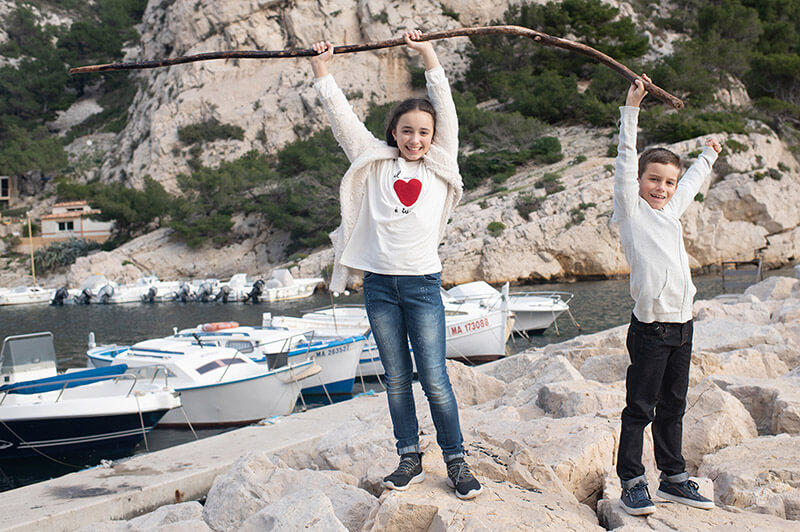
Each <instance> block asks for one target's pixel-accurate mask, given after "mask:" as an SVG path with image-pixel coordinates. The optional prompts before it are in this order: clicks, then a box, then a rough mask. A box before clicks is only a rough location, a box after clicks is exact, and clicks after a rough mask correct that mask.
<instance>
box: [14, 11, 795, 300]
mask: <svg viewBox="0 0 800 532" xmlns="http://www.w3.org/2000/svg"><path fill="white" fill-rule="evenodd" d="M608 3H611V4H615V5H617V6H618V7H619V8H620V10H621V13H622V14H623V15H625V16H632V17H633V18H634V19H635V20H636V21H637V24H638V25H640V27H644V28H646V29H647V28H648V27H649V28H650V29H649V36H650V39H651V44H652V45H653V50H652V51H651V55H652V54H658V53H669V52H670V51H671V49H672V48H671V47H672V44H671V42H672V39H674V38H675V37H676V36H675V35H672V34H670V33H668V32H664V31H660V30H659V29H657V28H655V27H652V24H651V23H650V22H648V21H647V20H646V19H643V18H642V17H640V16H638V15H637V14H636V13H635V12H634V11H633V9H632V7H631V6H630V4H628V3H624V2H608ZM511 4H514V2H509V1H507V0H491V1H482V2H476V1H470V0H447V1H441V2H414V3H410V2H404V3H399V4H391V3H387V2H383V1H380V0H357V1H349V2H346V1H343V0H324V1H311V0H297V1H286V0H282V1H278V0H250V1H247V2H241V1H237V0H220V1H213V2H212V1H211V0H161V1H156V0H152V1H150V2H149V4H148V7H147V10H146V13H145V15H144V18H143V22H142V24H141V26H140V27H139V30H140V33H141V35H142V39H141V46H138V47H136V48H133V49H131V50H129V52H128V57H127V60H132V61H133V60H145V59H153V58H161V57H173V56H178V55H186V54H195V53H200V52H206V51H213V50H230V49H262V50H267V49H269V50H276V49H286V48H306V47H308V46H309V45H310V44H311V43H312V42H314V41H316V40H319V39H323V38H326V39H330V40H332V41H333V42H335V43H347V44H351V43H357V42H367V41H375V40H381V39H387V38H392V37H396V36H397V35H399V34H400V33H401V32H402V31H404V30H406V29H409V28H414V27H420V28H422V29H423V30H439V29H449V28H455V27H461V26H472V25H486V24H489V23H491V21H492V20H496V19H498V18H499V17H501V16H502V13H503V12H504V11H505V10H506V9H507V8H508V6H509V5H511ZM454 15H457V17H458V20H456V17H455V16H454ZM648 24H650V26H648ZM467 44H468V41H467V40H466V39H449V40H445V41H438V42H437V44H436V47H437V51H438V52H439V55H440V58H441V60H442V63H443V64H444V66H445V68H446V69H447V71H448V72H449V73H450V74H451V77H453V78H458V76H459V75H460V73H461V72H463V70H464V66H465V58H464V55H463V51H464V49H465V46H466V45H467ZM407 64H408V61H407V55H406V51H405V50H404V49H402V48H392V49H388V50H382V51H377V52H374V53H372V52H370V53H359V54H352V55H349V56H342V57H337V58H335V59H334V61H333V64H332V70H333V72H334V73H335V75H336V77H337V80H338V81H339V82H340V84H341V85H342V86H343V88H344V90H345V91H346V92H347V93H348V94H349V95H350V98H351V102H352V103H353V106H354V108H355V109H356V111H357V112H358V113H359V114H360V115H362V116H364V115H365V113H366V110H367V108H368V106H369V104H370V103H382V102H385V101H387V100H396V99H400V98H403V97H406V96H408V95H410V94H412V93H413V90H412V89H411V88H410V84H409V73H408V68H407ZM137 80H138V83H139V85H140V88H139V91H138V94H137V96H136V98H135V100H134V103H133V105H132V107H131V108H130V113H129V115H130V120H129V123H128V125H127V127H126V128H125V129H124V130H123V131H122V132H121V133H119V134H118V135H117V136H116V137H109V135H108V134H107V135H106V136H104V137H102V138H97V139H95V142H92V143H87V142H86V139H78V140H76V141H75V142H74V143H73V144H72V145H71V146H70V153H71V157H72V158H73V160H74V161H80V160H84V159H85V158H86V157H89V156H92V157H95V158H98V157H99V158H100V159H101V160H103V161H104V162H103V163H102V166H101V167H100V168H99V169H96V170H94V171H93V172H92V171H90V172H89V173H87V178H88V177H91V176H96V177H99V178H101V179H102V180H104V181H108V182H124V183H127V184H130V185H133V186H139V185H141V184H142V182H143V180H144V177H145V176H148V175H150V176H153V177H154V178H156V179H157V180H159V181H160V182H162V183H163V184H164V185H165V186H166V187H167V188H168V189H169V190H172V191H175V190H176V189H177V185H176V180H175V178H176V176H177V175H178V174H180V173H182V172H183V173H186V172H189V170H190V168H189V166H188V163H187V161H188V160H189V159H190V155H189V149H190V147H189V146H186V145H184V144H183V143H182V142H181V141H180V139H179V137H178V130H179V128H181V127H183V126H187V125H190V124H199V123H203V122H205V121H207V120H210V119H214V120H217V121H218V122H220V123H224V124H231V125H235V126H238V127H240V128H242V130H243V131H244V136H243V139H242V140H216V141H213V142H209V143H205V144H204V146H203V151H202V153H201V154H200V156H199V160H200V162H201V163H202V164H205V165H208V166H215V165H216V164H218V163H219V162H220V161H223V160H232V159H236V158H238V157H240V156H241V155H243V154H244V153H246V152H248V151H249V150H252V149H255V150H258V151H266V152H274V151H275V150H276V149H278V148H279V147H281V146H283V145H284V144H286V143H287V142H290V141H293V140H296V139H298V138H302V137H304V136H305V135H307V134H308V133H309V132H311V131H315V130H318V129H320V128H324V127H327V123H326V119H325V117H324V113H323V112H322V110H321V107H320V106H319V103H318V102H317V101H316V97H315V95H314V92H313V90H312V89H311V87H310V83H311V71H310V68H309V65H308V60H307V59H279V60H263V61H262V60H238V61H206V62H198V63H192V64H187V65H180V66H175V67H170V68H162V69H153V70H145V71H140V72H139V74H137ZM730 87H731V88H728V89H726V90H724V91H721V92H720V93H719V95H718V99H719V101H720V102H722V103H725V104H728V105H747V104H748V102H747V96H746V92H745V91H744V90H743V88H742V86H741V84H740V83H739V84H736V83H731V85H730ZM76 105H77V104H76ZM81 105H82V106H83V107H82V109H84V111H85V110H86V109H90V108H92V107H91V106H87V105H86V103H85V102H82V103H81ZM92 109H93V108H92ZM95 110H96V109H95ZM749 130H750V131H752V133H749V134H747V135H724V134H721V135H717V137H718V140H720V141H721V142H722V143H723V144H725V143H729V146H728V149H727V155H725V156H724V157H722V158H721V159H720V160H719V162H718V163H717V164H716V166H715V171H714V175H713V178H712V180H711V183H710V184H709V186H708V187H707V189H704V190H703V191H702V197H701V196H698V201H696V202H695V204H694V205H693V206H692V207H691V208H690V209H689V211H688V212H687V213H686V214H685V216H684V218H683V222H684V230H685V237H686V245H687V249H688V251H689V253H690V256H691V265H692V266H693V267H694V268H696V269H698V268H702V267H706V266H712V265H716V264H718V263H719V262H720V261H721V260H725V259H752V258H754V257H755V256H761V257H763V258H764V260H765V262H766V264H767V265H774V266H777V265H782V264H787V263H794V262H796V261H797V260H799V259H800V210H798V209H797V205H798V204H800V186H798V185H800V171H799V168H800V166H798V163H797V160H796V158H795V157H794V156H793V154H792V153H790V151H789V150H788V149H787V148H786V146H785V145H784V144H783V143H782V142H781V139H780V138H779V137H778V136H777V135H776V134H775V132H774V131H773V130H772V129H770V128H769V127H768V126H767V125H765V124H762V123H751V124H750V127H749ZM556 135H557V136H558V137H559V140H560V142H561V144H562V148H563V153H564V159H563V161H562V162H560V163H556V164H552V165H548V166H530V167H526V168H523V169H522V170H521V171H519V172H518V173H517V174H516V175H515V176H513V177H512V178H511V179H509V181H508V182H506V183H505V185H506V190H504V191H502V192H499V193H491V192H490V190H489V189H488V188H483V189H478V190H475V191H472V192H471V193H470V194H469V195H467V196H466V197H465V198H464V200H463V202H462V204H461V205H460V206H459V207H458V208H457V210H456V211H455V213H454V215H453V217H452V220H451V223H450V224H449V226H448V229H447V234H446V237H445V245H444V246H442V247H441V255H442V260H443V263H444V280H445V282H446V283H451V284H452V283H458V282H463V281H469V280H473V279H486V280H488V281H492V282H500V281H505V280H512V281H513V280H550V279H557V278H565V277H576V278H581V277H593V276H609V275H617V274H624V273H626V271H627V264H626V262H625V259H624V257H623V255H622V252H621V249H620V245H619V238H618V234H617V231H616V228H615V227H614V226H613V224H611V223H610V215H611V210H612V199H611V194H612V181H613V169H612V167H613V164H614V160H613V158H610V157H607V156H606V154H607V152H608V148H609V146H611V145H615V144H616V139H615V137H614V132H613V131H612V130H600V129H591V128H579V127H565V128H559V129H557V130H556ZM702 140H703V139H693V140H689V141H684V142H681V143H678V144H675V145H672V146H668V147H669V148H670V149H673V150H674V151H676V152H677V153H680V154H682V155H684V156H685V161H684V162H685V165H686V166H688V165H689V164H691V162H692V159H691V152H692V151H694V150H697V149H698V148H699V147H700V146H701V145H702ZM731 141H735V142H731ZM97 150H101V151H102V153H99V154H98V153H95V152H97ZM92 154H94V155H92ZM553 175H555V176H556V177H557V179H558V180H559V182H560V184H561V185H562V186H563V187H564V190H563V191H561V192H556V193H552V194H549V195H547V194H546V192H545V189H543V188H537V182H538V183H539V184H541V181H542V179H546V178H550V179H552V178H553ZM522 200H524V201H526V202H527V204H528V205H532V206H533V207H532V208H529V209H528V210H530V213H527V212H525V211H524V210H522V209H519V208H518V207H517V206H518V204H519V203H520V202H521V201H522ZM521 212H522V214H521ZM493 222H499V224H502V225H498V224H497V223H495V224H494V225H493V227H494V230H493V231H490V230H489V224H491V223H493ZM498 227H499V228H501V229H498ZM503 227H504V228H503ZM237 230H241V232H242V234H243V235H244V236H243V238H242V239H241V240H242V242H240V243H239V244H236V245H233V246H229V247H226V248H223V249H215V248H212V247H207V248H204V249H202V250H200V251H193V250H189V249H188V248H186V247H185V246H183V245H182V244H180V243H178V242H175V241H172V240H170V239H169V238H167V233H168V231H167V230H160V231H158V232H157V233H155V234H152V235H147V236H145V237H142V238H140V239H137V241H134V242H131V243H129V244H128V245H126V246H123V247H122V248H119V249H118V250H115V251H113V252H110V253H101V254H98V255H95V256H92V257H89V258H87V259H81V260H80V261H78V263H76V265H74V266H73V267H72V268H71V271H70V272H69V273H68V274H67V280H68V281H70V282H71V283H73V282H79V281H80V279H82V278H84V277H85V276H86V275H88V274H89V273H91V272H98V271H99V272H101V273H105V274H106V275H107V276H109V277H110V278H117V279H119V280H124V279H128V278H130V277H135V276H137V275H139V274H140V273H142V272H152V273H156V274H158V275H159V276H161V277H163V278H174V277H176V276H178V277H202V276H215V277H220V278H224V277H227V276H229V275H232V274H233V273H236V272H237V271H246V272H248V273H253V274H256V273H261V274H263V273H265V272H266V271H268V270H270V269H272V268H273V267H274V266H276V265H278V264H280V263H283V262H285V260H286V257H285V256H284V255H283V254H282V252H281V248H282V244H283V243H284V242H285V238H286V236H285V235H282V234H280V233H279V232H275V231H271V232H269V229H268V228H267V229H265V228H262V227H260V226H258V225H257V224H253V223H252V220H247V219H240V220H238V221H237ZM330 262H331V257H330V250H327V249H323V250H318V251H317V252H316V253H313V254H311V255H310V256H309V257H307V258H305V259H304V260H302V261H301V262H299V263H298V264H294V266H295V270H294V273H295V274H296V275H300V276H317V275H319V274H320V273H321V272H322V271H324V269H325V268H326V267H327V266H328V265H329V264H330ZM21 272H22V268H21V267H12V268H11V269H10V270H7V271H6V273H4V274H0V284H3V285H8V284H12V283H13V281H11V280H10V279H15V280H18V278H19V276H21V275H23V274H22V273H21ZM64 280H65V278H64V276H63V275H58V276H54V277H51V279H49V280H45V283H46V284H52V285H56V284H61V283H62V282H63V281H64Z"/></svg>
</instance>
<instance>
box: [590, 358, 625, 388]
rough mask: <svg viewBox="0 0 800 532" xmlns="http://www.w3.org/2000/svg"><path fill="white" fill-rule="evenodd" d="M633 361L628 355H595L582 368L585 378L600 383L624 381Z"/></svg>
mask: <svg viewBox="0 0 800 532" xmlns="http://www.w3.org/2000/svg"><path fill="white" fill-rule="evenodd" d="M630 364H631V359H630V357H629V356H628V354H627V353H618V354H613V355H594V356H591V357H589V358H587V359H586V361H585V362H584V363H583V365H582V366H581V367H580V372H581V375H583V378H585V379H589V380H594V381H598V382H606V383H611V382H616V381H624V380H625V376H626V375H627V371H628V366H630Z"/></svg>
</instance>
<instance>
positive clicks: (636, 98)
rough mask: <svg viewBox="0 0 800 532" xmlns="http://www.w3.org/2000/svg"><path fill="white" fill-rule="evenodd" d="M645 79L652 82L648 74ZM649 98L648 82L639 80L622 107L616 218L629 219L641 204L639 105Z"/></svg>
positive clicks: (615, 198)
mask: <svg viewBox="0 0 800 532" xmlns="http://www.w3.org/2000/svg"><path fill="white" fill-rule="evenodd" d="M642 77H643V78H644V79H645V80H646V81H650V78H648V77H647V75H646V74H644V75H642ZM646 95H647V91H646V90H645V88H644V83H642V80H640V79H637V80H636V81H634V82H633V83H632V84H631V86H630V87H629V88H628V94H627V96H626V98H625V106H624V107H621V108H620V123H619V146H618V147H617V161H616V165H615V167H614V218H616V219H619V218H621V217H625V216H629V215H630V214H631V213H632V212H633V211H634V209H635V208H636V206H637V204H638V202H639V184H638V182H637V178H638V161H637V153H636V129H637V127H638V120H639V105H640V104H641V103H642V100H644V97H645V96H646Z"/></svg>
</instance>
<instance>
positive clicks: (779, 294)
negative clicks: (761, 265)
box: [744, 276, 800, 301]
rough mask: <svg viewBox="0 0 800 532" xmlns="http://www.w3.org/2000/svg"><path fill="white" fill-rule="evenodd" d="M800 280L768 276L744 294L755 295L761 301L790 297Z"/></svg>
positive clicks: (799, 284)
mask: <svg viewBox="0 0 800 532" xmlns="http://www.w3.org/2000/svg"><path fill="white" fill-rule="evenodd" d="M798 286H800V281H798V280H797V279H792V278H791V277H780V276H774V277H768V278H767V279H764V280H763V281H761V282H760V283H758V284H755V285H753V286H750V287H748V288H747V290H745V291H744V295H745V296H748V295H753V296H755V297H757V298H758V299H759V300H761V301H767V300H769V299H788V298H789V297H791V295H792V293H793V292H794V291H796V290H797V289H798Z"/></svg>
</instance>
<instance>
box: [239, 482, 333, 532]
mask: <svg viewBox="0 0 800 532" xmlns="http://www.w3.org/2000/svg"><path fill="white" fill-rule="evenodd" d="M268 530H275V531H280V530H309V531H317V532H329V531H330V532H347V530H348V529H347V528H346V527H345V526H344V525H343V524H342V522H341V521H339V519H338V518H337V517H336V513H335V512H334V509H333V505H332V504H331V501H330V499H328V497H326V496H325V494H324V493H323V492H322V491H320V490H318V489H313V488H310V489H303V488H301V489H299V490H298V491H295V492H293V493H290V494H289V495H286V496H285V497H281V498H280V499H278V500H277V501H275V502H273V503H271V504H268V505H267V506H265V507H264V508H262V509H261V510H259V511H258V512H257V513H255V514H254V515H251V516H250V517H248V518H247V520H245V522H244V523H242V526H241V527H240V528H239V532H263V531H268Z"/></svg>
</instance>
